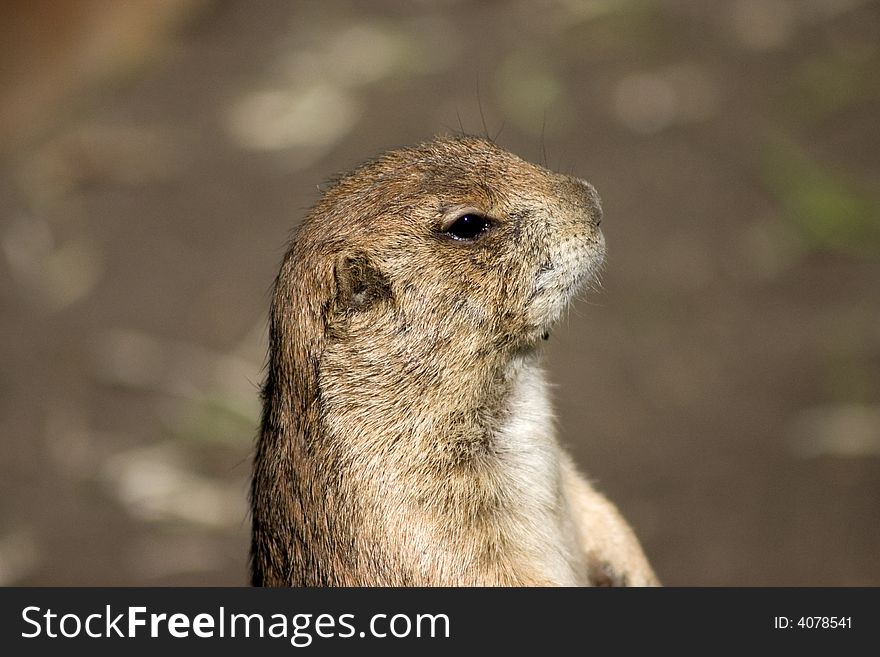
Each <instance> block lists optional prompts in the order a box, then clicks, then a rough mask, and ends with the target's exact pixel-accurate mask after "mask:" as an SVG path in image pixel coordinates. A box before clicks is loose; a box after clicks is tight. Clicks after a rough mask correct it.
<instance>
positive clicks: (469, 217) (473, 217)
mask: <svg viewBox="0 0 880 657" xmlns="http://www.w3.org/2000/svg"><path fill="white" fill-rule="evenodd" d="M491 225H492V222H491V221H490V220H489V219H487V218H486V217H483V216H482V215H479V214H474V213H471V214H464V215H462V216H460V217H459V218H458V219H456V220H455V222H454V223H453V224H452V225H451V226H449V228H447V229H446V231H445V232H446V234H447V235H449V236H451V237H454V238H455V239H457V240H473V239H476V238H477V237H479V236H480V235H481V234H482V233H483V232H485V231H486V229H487V228H489V226H491Z"/></svg>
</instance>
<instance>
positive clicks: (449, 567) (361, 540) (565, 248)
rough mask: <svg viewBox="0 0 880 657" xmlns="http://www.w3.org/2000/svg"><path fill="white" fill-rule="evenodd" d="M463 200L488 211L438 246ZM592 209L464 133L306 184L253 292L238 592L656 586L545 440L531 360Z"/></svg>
mask: <svg viewBox="0 0 880 657" xmlns="http://www.w3.org/2000/svg"><path fill="white" fill-rule="evenodd" d="M463 212H476V213H479V214H481V215H484V216H486V217H490V218H492V219H493V220H494V224H493V226H492V227H491V228H490V229H489V230H488V231H486V232H485V233H484V234H482V235H481V236H480V237H479V238H478V239H475V240H473V241H460V240H455V239H452V238H451V237H450V236H449V235H448V234H446V233H444V230H445V229H446V228H448V226H449V225H450V224H451V223H452V222H453V221H454V220H455V218H456V217H457V216H460V215H461V214H462V213H463ZM600 216H601V209H600V206H599V202H598V197H597V196H596V194H595V191H594V190H593V189H592V188H591V187H590V186H589V185H587V184H586V183H584V182H582V181H579V180H577V179H574V178H571V177H568V176H562V175H559V174H555V173H552V172H549V171H547V170H545V169H542V168H540V167H537V166H535V165H532V164H529V163H526V162H524V161H522V160H520V159H519V158H517V157H516V156H514V155H511V154H510V153H507V152H505V151H503V150H501V149H499V148H497V147H496V146H495V145H493V144H491V143H489V142H487V141H484V140H480V139H475V138H469V137H461V138H438V139H435V140H433V141H431V142H428V143H426V144H422V145H419V146H415V147H412V148H407V149H401V150H397V151H391V152H389V153H386V154H384V155H382V156H380V157H379V158H377V159H376V160H373V161H372V162H369V163H367V164H365V165H363V166H361V167H360V168H358V169H356V170H355V171H354V172H352V173H350V174H349V175H347V176H345V177H343V178H341V179H340V180H339V181H338V182H337V183H336V184H335V185H334V186H333V187H332V188H331V189H329V190H328V191H327V192H326V193H325V194H324V196H323V198H322V199H321V200H320V201H319V202H318V203H317V205H316V206H315V207H314V208H313V209H312V211H311V213H310V214H309V216H308V217H307V219H306V220H305V221H304V222H303V224H302V226H301V227H300V228H299V231H298V233H297V235H296V237H295V238H294V240H293V243H292V245H291V247H290V249H289V251H288V252H287V254H286V256H285V258H284V262H283V264H282V267H281V271H280V273H279V275H278V279H277V281H276V286H275V293H274V298H273V302H272V311H271V321H270V350H269V367H268V373H267V376H266V381H265V385H264V389H263V401H264V409H263V419H262V427H261V432H260V438H259V441H258V444H257V453H256V457H255V463H254V474H253V485H252V490H251V501H252V515H253V542H252V551H251V571H252V581H253V584H255V585H266V586H286V585H306V586H316V585H342V586H361V585H395V586H407V585H552V584H562V585H566V584H591V583H592V584H620V583H631V584H653V583H656V579H655V578H654V575H653V572H652V571H651V568H650V566H649V565H648V563H647V561H646V560H645V558H644V555H643V554H642V551H641V548H640V547H639V545H638V542H637V540H636V539H635V537H634V536H633V534H632V532H631V530H630V529H629V527H628V526H627V525H626V523H625V522H624V521H623V520H622V519H621V517H620V516H619V514H618V513H617V511H616V510H615V509H614V507H613V506H612V505H611V504H610V503H609V502H607V501H606V500H605V498H604V497H602V496H601V495H599V494H598V493H596V492H595V491H594V490H593V489H592V487H591V486H590V485H589V484H588V483H587V482H586V481H585V480H584V479H583V478H581V477H580V475H578V474H577V473H576V472H575V470H574V468H573V466H572V465H571V463H570V462H569V460H568V459H567V457H565V455H564V454H563V453H562V452H561V450H560V449H559V447H558V445H557V443H556V440H555V437H554V435H553V434H554V432H553V427H552V417H551V413H550V410H549V405H548V404H547V402H546V398H545V397H546V395H545V392H544V382H543V376H542V373H541V371H540V369H539V368H538V365H537V358H538V354H537V344H538V343H539V341H540V338H541V337H542V336H543V335H545V334H546V332H547V331H548V330H549V328H550V327H551V326H552V324H553V322H554V321H555V320H556V319H557V318H558V316H559V314H560V313H561V312H562V311H563V310H564V308H565V306H566V304H567V303H568V301H569V300H570V298H571V297H572V296H573V295H574V294H575V293H576V292H577V291H578V289H580V288H581V287H582V286H583V285H584V284H586V283H587V282H588V281H589V280H590V279H592V278H593V277H594V276H595V274H596V271H597V269H598V268H599V266H600V265H601V262H602V259H603V257H604V241H603V238H602V236H601V232H600V231H599V229H598V222H599V219H600Z"/></svg>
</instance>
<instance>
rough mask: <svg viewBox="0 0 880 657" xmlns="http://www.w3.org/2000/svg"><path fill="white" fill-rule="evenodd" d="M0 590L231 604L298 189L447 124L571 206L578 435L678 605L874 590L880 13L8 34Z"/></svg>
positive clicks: (550, 0) (586, 6) (294, 19)
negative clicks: (276, 282) (592, 192)
mask: <svg viewBox="0 0 880 657" xmlns="http://www.w3.org/2000/svg"><path fill="white" fill-rule="evenodd" d="M0 64H2V65H0V149H2V150H0V152H2V160H0V247H2V250H0V327H2V335H3V339H2V341H0V440H2V443H0V445H2V453H0V584H3V585H13V584H19V585H50V584H54V585H73V584H80V585H119V584H130V585H176V584H199V585H203V584H204V585H207V584H216V585H226V584H244V583H246V562H247V544H248V531H249V521H248V518H247V509H246V490H247V479H248V474H249V459H250V451H251V446H252V442H253V438H254V435H255V430H256V424H257V416H258V409H259V404H258V397H257V395H258V385H259V382H260V380H261V377H262V374H261V367H262V364H263V356H264V348H265V340H264V329H265V321H266V313H267V306H268V290H269V287H270V284H271V282H272V279H273V277H274V275H275V272H276V269H277V266H278V264H279V262H280V258H281V255H282V253H283V249H284V244H285V241H286V240H287V238H288V235H289V231H290V229H291V228H292V227H293V226H294V225H295V224H296V223H297V221H298V220H299V219H300V218H301V217H302V216H303V215H304V213H305V211H306V210H307V208H308V207H309V206H310V205H311V204H312V203H313V202H314V201H315V199H316V198H317V189H316V186H317V185H318V184H319V183H321V182H323V181H324V180H326V179H327V178H328V177H329V176H330V175H332V174H334V173H336V172H339V171H342V170H345V169H348V168H350V167H352V166H353V165H355V164H357V163H358V162H360V161H362V160H363V159H365V158H367V157H370V156H372V155H374V154H375V153H377V152H379V151H381V150H384V149H386V148H390V147H395V146H399V145H404V144H408V143H411V142H415V141H419V140H422V139H426V138H428V137H430V136H431V135H433V134H435V133H442V132H453V131H459V130H462V129H463V130H464V131H466V132H470V133H477V134H485V133H486V132H488V133H489V134H490V135H492V136H494V135H496V134H498V142H499V144H500V145H502V146H504V147H506V148H508V149H510V150H513V151H514V152H517V153H518V154H520V155H521V156H523V157H525V158H527V159H531V160H533V161H540V160H541V158H542V152H543V151H546V153H547V159H548V162H549V164H550V166H552V167H554V168H557V169H560V170H564V171H571V172H574V173H577V174H578V175H580V176H582V177H585V178H588V179H589V180H591V181H592V182H593V183H594V184H595V185H596V187H597V188H598V189H599V191H600V193H601V194H602V196H603V199H604V203H605V217H606V220H605V222H604V223H603V229H605V230H606V237H607V240H608V244H609V261H608V266H607V268H606V273H605V276H604V289H603V291H602V292H601V293H599V294H591V295H590V296H589V297H588V298H587V299H585V300H584V301H583V302H581V303H580V304H579V305H578V306H577V307H576V308H575V309H574V311H573V312H572V313H571V315H570V317H569V319H568V320H567V321H566V322H565V324H564V325H563V326H562V327H560V329H559V330H558V331H557V332H556V333H555V334H554V335H553V338H552V339H551V340H550V342H549V344H548V346H547V357H548V360H549V368H550V374H551V378H552V380H553V381H554V382H555V383H557V384H558V386H557V388H556V393H555V394H556V405H557V408H558V409H559V414H560V422H559V425H560V432H561V436H562V439H563V441H564V442H565V443H566V444H567V445H568V446H569V447H570V448H571V450H572V451H573V452H574V453H575V454H576V456H577V458H578V461H579V462H580V463H581V464H582V466H583V467H584V469H585V470H586V471H587V472H588V473H589V474H590V475H591V477H592V478H593V479H594V480H595V481H596V482H597V485H598V486H599V487H600V488H601V489H603V490H605V491H606V492H608V494H609V495H610V496H611V498H612V499H613V500H615V501H616V502H617V503H618V504H619V505H620V506H621V508H622V510H623V512H624V514H625V515H626V516H627V517H628V518H629V519H630V520H631V521H632V523H633V525H634V526H635V528H636V530H637V533H638V534H639V536H640V537H641V538H642V540H643V542H644V544H645V548H646V550H647V552H648V554H649V556H650V557H651V558H652V560H653V562H654V564H655V566H656V569H657V571H658V573H659V575H660V577H661V578H662V579H663V580H664V582H665V583H667V584H671V585H845V586H849V585H874V586H877V585H880V558H878V555H880V549H878V548H880V124H878V117H880V2H876V1H868V0H790V1H785V0H766V1H764V0H731V1H728V2H703V1H700V0H670V1H664V2H660V1H651V0H619V1H610V0H547V1H545V2H532V1H530V0H519V1H513V2H468V1H465V0H460V1H455V0H447V1H446V2H402V1H401V2H392V1H389V0H386V1H378V2H369V3H366V2H353V1H352V2H338V1H334V2H325V1H319V0H316V1H307V2H306V1H303V2H286V1H284V0H260V1H257V2H250V1H244V0H237V1H233V0H214V1H211V0H164V1H162V2H158V1H155V2H154V1H149V0H139V1H127V2H115V1H112V0H66V1H63V2H49V1H48V0H42V1H39V2H25V1H24V0H18V1H17V2H7V3H4V6H3V8H2V10H0Z"/></svg>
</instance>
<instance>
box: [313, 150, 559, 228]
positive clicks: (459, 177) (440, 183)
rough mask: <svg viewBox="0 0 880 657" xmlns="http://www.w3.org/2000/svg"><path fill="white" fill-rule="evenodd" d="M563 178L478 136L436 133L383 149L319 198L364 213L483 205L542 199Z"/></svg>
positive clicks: (328, 206)
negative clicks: (413, 143)
mask: <svg viewBox="0 0 880 657" xmlns="http://www.w3.org/2000/svg"><path fill="white" fill-rule="evenodd" d="M562 178H564V176H561V175H560V174H557V173H553V172H551V171H548V170H547V169H544V168H542V167H539V166H537V165H534V164H531V163H529V162H526V161H524V160H522V159H520V158H519V157H517V156H516V155H513V154H512V153H509V152H507V151H505V150H503V149H501V148H499V147H497V146H495V145H494V144H493V143H491V142H488V141H486V140H483V139H479V138H472V137H457V138H437V139H434V140H432V141H429V142H425V143H423V144H419V145H417V146H412V147H407V148H401V149H397V150H392V151H388V152H386V153H383V154H382V155H380V156H379V157H377V158H375V159H373V160H371V161H369V162H367V163H365V164H363V165H362V166H360V167H358V168H357V169H355V170H354V171H352V172H351V173H349V174H347V175H346V176H344V177H342V178H340V179H338V180H337V181H336V183H335V184H334V185H333V186H332V187H331V188H330V189H328V190H327V192H326V193H325V194H324V196H323V198H322V199H321V201H320V202H319V206H321V213H322V214H326V213H327V212H328V211H331V212H332V210H333V209H334V207H335V208H336V209H339V210H341V211H342V212H343V213H345V214H348V215H350V214H351V212H353V211H360V212H361V213H363V214H364V215H365V216H369V215H371V214H375V212H376V211H382V210H388V209H391V210H394V209H397V208H414V207H417V206H421V207H425V205H426V204H431V203H434V204H436V205H437V207H442V206H443V205H445V204H453V203H471V204H474V205H477V206H482V207H484V208H485V209H486V210H487V211H489V210H490V209H491V208H493V207H495V206H497V205H502V206H504V205H507V204H508V203H512V202H522V201H524V200H526V199H528V198H529V197H533V198H536V199H538V198H540V199H541V200H545V201H546V200H547V199H548V198H552V197H553V196H554V195H556V193H557V192H558V183H559V180H560V179H562Z"/></svg>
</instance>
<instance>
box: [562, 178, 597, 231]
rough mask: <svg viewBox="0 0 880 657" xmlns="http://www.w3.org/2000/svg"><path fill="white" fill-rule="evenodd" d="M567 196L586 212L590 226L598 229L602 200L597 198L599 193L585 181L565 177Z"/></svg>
mask: <svg viewBox="0 0 880 657" xmlns="http://www.w3.org/2000/svg"><path fill="white" fill-rule="evenodd" d="M567 178H568V187H569V196H570V197H573V200H574V201H575V203H577V205H578V206H580V208H582V209H583V210H585V211H586V213H587V214H588V215H589V217H590V221H591V222H592V224H593V225H594V226H595V227H596V228H598V227H599V224H601V223H602V200H601V199H600V198H599V192H597V191H596V188H595V187H593V186H592V185H591V184H590V183H588V182H587V181H586V180H583V179H581V178H575V177H574V176H567Z"/></svg>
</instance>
